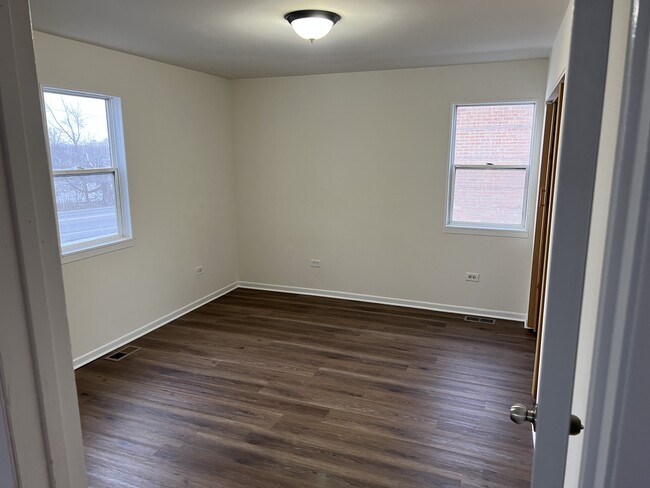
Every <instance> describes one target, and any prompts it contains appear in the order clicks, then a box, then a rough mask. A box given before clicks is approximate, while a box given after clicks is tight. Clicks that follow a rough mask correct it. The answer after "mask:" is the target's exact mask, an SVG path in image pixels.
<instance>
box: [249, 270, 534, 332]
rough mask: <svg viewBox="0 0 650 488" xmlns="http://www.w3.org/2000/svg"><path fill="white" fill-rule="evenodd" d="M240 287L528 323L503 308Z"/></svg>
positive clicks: (288, 288)
mask: <svg viewBox="0 0 650 488" xmlns="http://www.w3.org/2000/svg"><path fill="white" fill-rule="evenodd" d="M237 284H238V287H239V288H250V289H253V290H267V291H279V292H285V293H295V294H297V295H313V296H318V297H329V298H340V299H342V300H356V301H358V302H369V303H380V304H383V305H395V306H398V307H410V308H421V309H425V310H434V311H436V312H448V313H456V314H460V315H478V316H481V317H490V318H495V319H504V320H514V321H517V322H523V323H524V324H525V323H526V319H527V317H526V314H524V313H516V312H505V311H502V310H489V309H483V308H473V307H460V306H457V305H443V304H440V303H432V302H420V301H416V300H405V299H402V298H389V297H379V296H374V295H362V294H359V293H348V292H343V291H331V290H319V289H316V288H299V287H295V286H284V285H267V284H265V283H251V282H248V281H240V282H238V283H237Z"/></svg>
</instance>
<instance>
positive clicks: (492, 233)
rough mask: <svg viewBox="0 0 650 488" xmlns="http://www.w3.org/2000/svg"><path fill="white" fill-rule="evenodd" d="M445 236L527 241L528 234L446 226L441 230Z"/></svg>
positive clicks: (487, 228)
mask: <svg viewBox="0 0 650 488" xmlns="http://www.w3.org/2000/svg"><path fill="white" fill-rule="evenodd" d="M443 232H446V233H447V234H469V235H473V236H490V237H515V238H519V239H527V238H528V236H529V234H528V231H527V230H521V229H520V230H517V229H499V228H498V227H472V226H471V224H467V225H460V224H447V225H445V228H444V229H443Z"/></svg>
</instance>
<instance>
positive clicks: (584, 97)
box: [532, 0, 612, 488]
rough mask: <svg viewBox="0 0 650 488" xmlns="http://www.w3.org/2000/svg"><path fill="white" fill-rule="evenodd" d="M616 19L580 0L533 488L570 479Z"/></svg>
mask: <svg viewBox="0 0 650 488" xmlns="http://www.w3.org/2000/svg"><path fill="white" fill-rule="evenodd" d="M611 20H612V0H575V3H574V15H573V25H572V34H571V46H570V51H569V65H568V68H567V74H566V84H565V100H564V113H563V118H564V122H563V124H562V140H561V143H560V153H559V162H558V168H557V171H558V173H557V180H556V187H555V202H554V214H553V221H552V226H551V249H550V256H549V270H548V281H547V293H546V304H545V312H544V315H545V317H546V319H545V322H544V330H543V331H542V344H541V347H542V357H541V363H540V377H539V387H538V405H537V433H536V446H535V451H534V454H533V471H532V487H533V488H549V487H554V488H555V487H561V486H562V485H563V483H564V472H565V467H566V457H567V447H568V430H569V418H570V413H571V401H572V397H573V382H574V374H575V363H576V353H577V346H578V331H579V327H580V313H581V307H582V292H583V288H584V276H585V268H586V260H587V245H588V240H589V226H590V221H591V207H592V202H593V193H594V183H595V176H596V163H597V159H598V141H599V140H600V128H601V121H602V109H603V100H604V93H605V78H606V73H607V60H608V54H609V52H608V51H609V36H610V29H611ZM551 355H552V356H551ZM545 359H546V360H545Z"/></svg>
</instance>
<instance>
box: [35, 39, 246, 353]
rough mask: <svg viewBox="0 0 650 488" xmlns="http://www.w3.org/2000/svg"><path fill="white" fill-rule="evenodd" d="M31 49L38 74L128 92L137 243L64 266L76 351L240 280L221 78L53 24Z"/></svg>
mask: <svg viewBox="0 0 650 488" xmlns="http://www.w3.org/2000/svg"><path fill="white" fill-rule="evenodd" d="M35 50H36V61H37V68H38V76H39V81H40V82H42V83H44V84H48V85H52V86H56V87H62V88H70V89H78V90H86V91H92V92H99V93H102V94H107V95H115V96H119V97H121V98H122V111H123V121H124V132H125V134H124V138H125V148H126V159H127V172H128V180H129V195H130V202H131V216H132V224H133V236H134V238H135V246H133V247H131V248H128V249H123V250H119V251H114V252H111V253H108V254H103V255H100V256H96V257H92V258H88V259H84V260H81V261H76V262H72V263H68V264H65V265H64V266H63V272H64V282H65V291H66V297H67V303H68V316H69V320H70V331H71V336H72V351H73V357H75V358H79V357H80V356H82V355H84V354H88V353H90V352H91V351H93V350H94V349H96V348H100V347H102V346H104V345H106V344H107V343H109V342H111V341H113V340H116V339H118V338H120V337H122V336H124V335H125V334H129V333H131V332H133V331H134V330H136V329H138V328H139V327H142V326H144V325H146V324H148V323H150V322H152V321H155V320H158V319H160V318H161V317H164V316H165V315H167V314H169V313H171V312H173V311H175V310H177V309H179V308H181V307H184V306H186V305H188V304H190V303H192V302H194V301H196V300H198V299H201V298H202V297H204V296H206V295H209V294H210V293H212V292H215V291H216V290H218V289H220V288H222V287H224V286H226V285H229V284H231V283H233V282H234V281H236V280H237V248H236V230H235V212H234V203H235V199H234V186H235V185H234V168H233V158H232V147H231V144H232V142H231V141H232V135H231V106H230V93H229V86H228V82H227V81H226V80H222V79H220V78H217V77H214V76H209V75H205V74H201V73H197V72H193V71H189V70H185V69H181V68H177V67H173V66H170V65H166V64H162V63H158V62H154V61H149V60H146V59H143V58H139V57H135V56H130V55H126V54H122V53H118V52H115V51H111V50H107V49H102V48H99V47H95V46H91V45H88V44H82V43H78V42H74V41H70V40H66V39H62V38H59V37H54V36H50V35H46V34H41V33H36V34H35ZM198 265H203V269H204V274H203V276H201V277H198V278H197V277H195V268H196V266H198Z"/></svg>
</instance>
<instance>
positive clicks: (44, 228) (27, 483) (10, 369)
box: [0, 0, 88, 488]
mask: <svg viewBox="0 0 650 488" xmlns="http://www.w3.org/2000/svg"><path fill="white" fill-rule="evenodd" d="M0 66H2V69H1V70H0V207H1V211H0V227H1V228H0V230H1V232H2V245H3V250H2V254H1V255H0V262H1V263H2V270H3V272H2V273H0V284H1V286H2V288H1V289H2V295H3V296H2V299H4V302H3V310H2V313H3V320H7V322H8V323H10V324H11V327H5V325H4V324H3V327H2V328H0V339H1V340H0V373H1V376H2V383H3V385H2V388H3V391H2V395H0V396H1V397H2V401H3V406H2V410H4V414H5V420H6V424H5V425H6V430H7V432H6V434H7V436H6V437H8V440H9V449H10V451H11V460H12V464H13V467H14V474H15V480H14V482H15V485H16V486H19V487H20V486H24V487H25V488H27V487H31V486H39V487H40V486H42V487H54V486H60V487H69V488H82V487H85V486H88V485H87V479H86V468H85V462H84V449H83V444H82V437H81V423H80V418H79V407H78V403H77V392H76V388H75V381H74V372H73V368H72V351H71V345H70V331H69V327H68V320H67V312H66V306H65V297H64V291H63V274H62V268H61V255H60V252H59V244H58V234H57V230H56V223H55V213H54V199H53V197H52V183H51V180H50V175H49V169H48V163H47V161H48V159H47V153H46V146H45V133H44V130H43V121H42V118H41V108H40V97H39V88H38V82H37V76H36V62H35V58H34V47H33V41H32V29H31V18H30V11H29V2H28V0H0ZM0 301H1V300H0Z"/></svg>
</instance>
